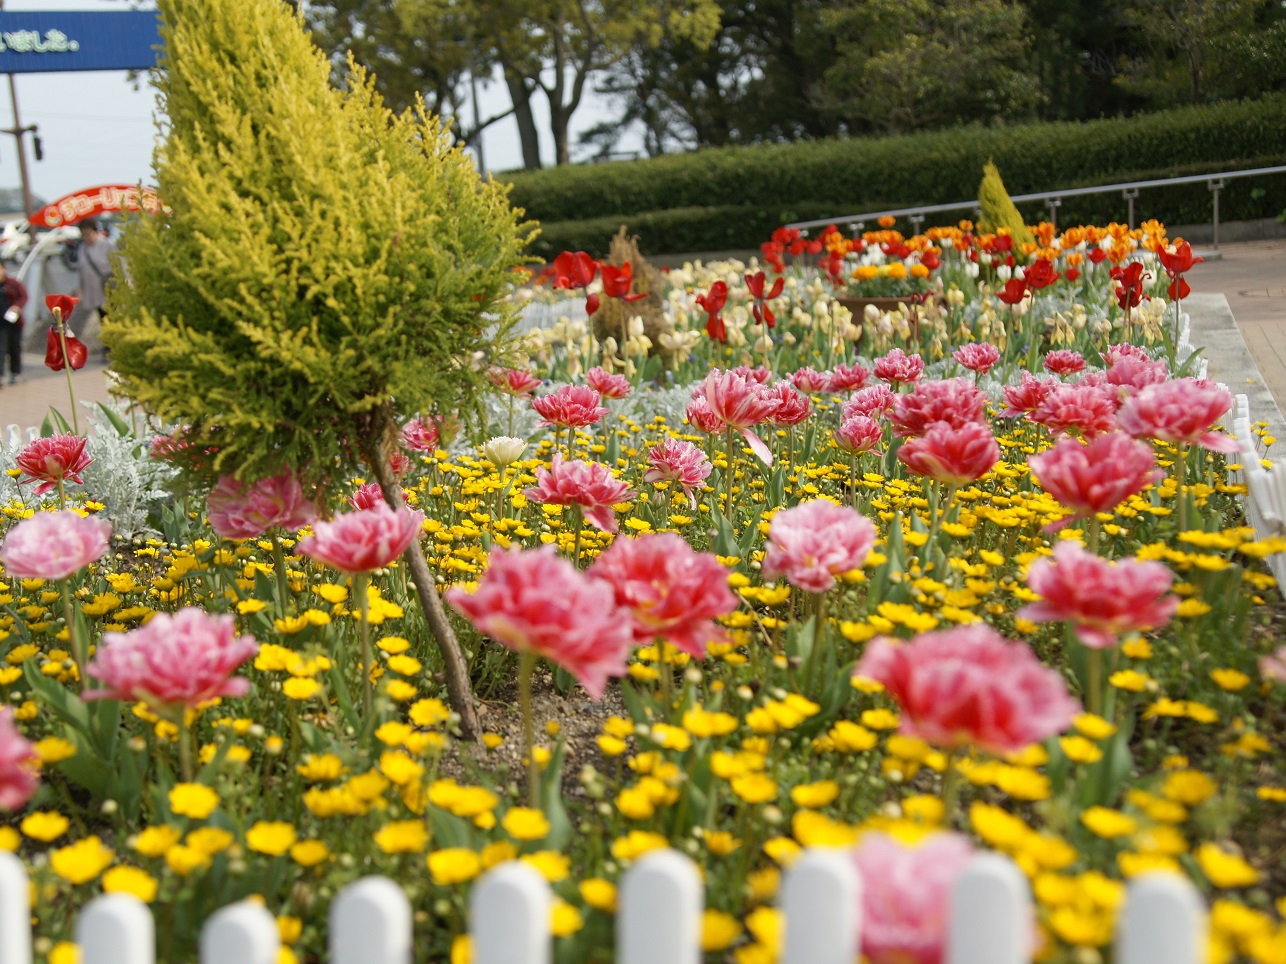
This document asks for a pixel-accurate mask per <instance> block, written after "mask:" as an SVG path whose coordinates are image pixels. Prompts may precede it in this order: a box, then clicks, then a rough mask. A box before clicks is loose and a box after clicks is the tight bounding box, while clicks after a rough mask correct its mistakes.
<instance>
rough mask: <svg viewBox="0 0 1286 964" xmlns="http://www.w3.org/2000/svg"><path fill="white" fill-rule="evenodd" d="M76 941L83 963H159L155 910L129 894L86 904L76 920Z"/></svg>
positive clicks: (99, 899) (97, 898) (109, 896)
mask: <svg viewBox="0 0 1286 964" xmlns="http://www.w3.org/2000/svg"><path fill="white" fill-rule="evenodd" d="M76 943H77V944H79V945H80V961H81V964H156V931H155V928H154V926H153V924H152V912H151V911H149V910H148V909H147V905H146V904H144V903H143V902H142V901H141V900H139V899H138V898H137V897H131V896H129V895H128V894H107V895H106V896H104V897H96V898H94V899H93V900H91V901H90V902H89V903H88V904H86V905H85V908H84V909H83V910H82V911H81V912H80V917H79V918H78V919H77V921H76Z"/></svg>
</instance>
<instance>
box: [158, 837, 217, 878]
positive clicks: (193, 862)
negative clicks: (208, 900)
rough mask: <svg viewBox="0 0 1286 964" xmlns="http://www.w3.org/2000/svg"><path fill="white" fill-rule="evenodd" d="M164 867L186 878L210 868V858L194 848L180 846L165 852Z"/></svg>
mask: <svg viewBox="0 0 1286 964" xmlns="http://www.w3.org/2000/svg"><path fill="white" fill-rule="evenodd" d="M165 865H166V866H167V867H169V868H170V870H172V871H174V873H176V874H178V875H179V876H180V877H186V876H188V875H189V874H191V873H194V872H195V871H198V870H204V869H205V868H206V867H208V866H210V857H209V855H208V854H203V853H202V852H201V851H199V850H197V849H196V848H195V847H185V846H183V845H182V844H180V845H179V846H177V847H171V848H170V849H169V850H167V851H166V852H165Z"/></svg>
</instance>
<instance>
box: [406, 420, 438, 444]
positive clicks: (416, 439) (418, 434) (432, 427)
mask: <svg viewBox="0 0 1286 964" xmlns="http://www.w3.org/2000/svg"><path fill="white" fill-rule="evenodd" d="M440 441H441V437H440V436H439V434H438V426H437V423H436V422H434V421H433V420H432V419H429V418H413V419H411V420H410V421H409V422H407V423H406V424H405V425H403V426H402V444H403V445H405V446H406V447H407V448H408V449H410V450H411V451H412V452H435V451H437V448H438V443H439V442H440Z"/></svg>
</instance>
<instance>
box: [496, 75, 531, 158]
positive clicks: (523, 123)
mask: <svg viewBox="0 0 1286 964" xmlns="http://www.w3.org/2000/svg"><path fill="white" fill-rule="evenodd" d="M502 72H503V73H504V76H505V85H506V86H507V87H508V88H509V99H510V100H511V101H513V105H514V120H516V121H517V122H518V139H519V141H520V142H521V143H522V166H523V167H525V168H526V169H527V170H529V171H536V170H539V169H540V166H541V165H540V135H539V134H538V133H537V132H536V118H535V116H534V115H533V114H532V112H531V91H530V90H528V89H527V85H526V83H525V82H524V81H523V79H522V78H521V77H519V76H518V75H517V74H515V73H513V72H512V71H510V70H509V69H507V68H506V69H505V70H504V71H502Z"/></svg>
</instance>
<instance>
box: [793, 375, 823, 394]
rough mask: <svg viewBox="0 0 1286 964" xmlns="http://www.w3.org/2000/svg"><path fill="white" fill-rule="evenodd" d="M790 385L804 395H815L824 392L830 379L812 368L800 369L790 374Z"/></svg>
mask: <svg viewBox="0 0 1286 964" xmlns="http://www.w3.org/2000/svg"><path fill="white" fill-rule="evenodd" d="M790 383H791V384H792V385H794V386H795V387H796V388H798V389H799V390H800V391H801V392H804V393H805V394H808V395H816V394H817V393H818V392H824V391H826V388H827V386H828V385H829V384H830V378H829V377H828V376H827V375H826V374H825V373H823V372H819V371H816V370H814V369H812V368H801V369H799V370H798V371H794V372H792V373H791V375H790Z"/></svg>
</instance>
